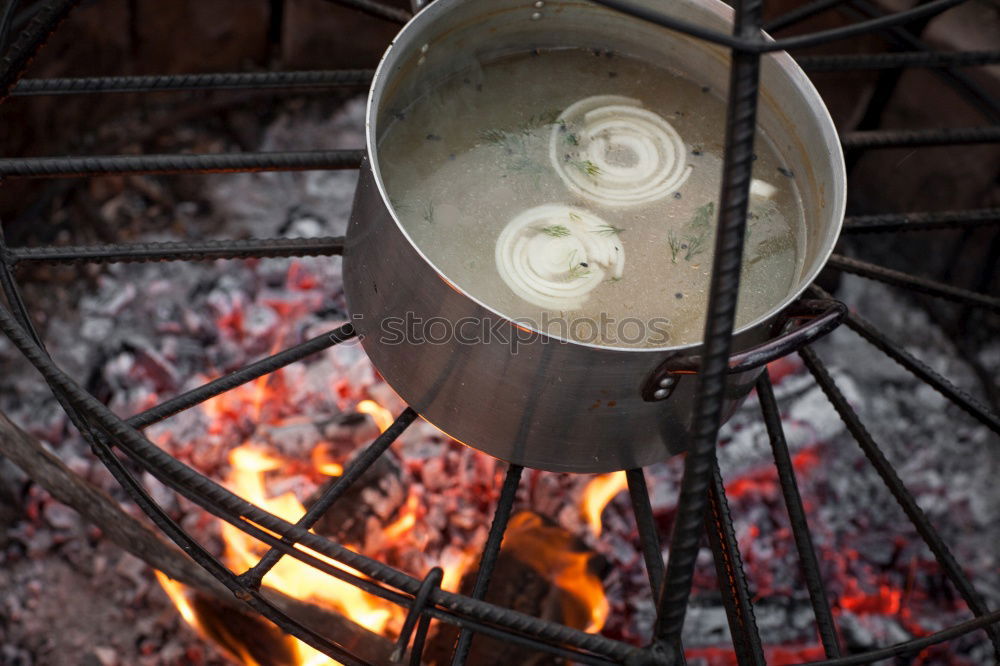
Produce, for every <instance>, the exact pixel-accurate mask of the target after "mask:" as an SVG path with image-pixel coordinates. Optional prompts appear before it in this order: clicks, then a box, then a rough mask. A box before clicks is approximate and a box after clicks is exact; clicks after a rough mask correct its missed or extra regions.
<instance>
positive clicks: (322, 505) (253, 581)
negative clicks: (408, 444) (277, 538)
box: [240, 407, 417, 590]
mask: <svg viewBox="0 0 1000 666" xmlns="http://www.w3.org/2000/svg"><path fill="white" fill-rule="evenodd" d="M416 418H417V413H416V412H415V411H413V409H412V408H410V407H407V408H406V409H405V410H403V412H402V413H401V414H400V415H399V416H398V417H397V418H396V420H395V421H394V422H393V424H392V425H391V426H389V427H388V428H386V430H385V432H383V433H382V434H381V435H379V436H378V437H376V438H375V441H374V442H372V443H371V444H369V445H368V447H367V448H366V449H365V450H364V451H362V452H361V453H360V454H358V456H356V457H355V458H354V460H353V461H351V464H350V465H348V466H347V469H345V470H344V473H343V474H342V475H341V476H340V478H338V479H337V480H336V481H334V482H333V483H332V484H330V485H329V486H327V488H326V489H325V490H324V491H323V493H322V494H321V495H320V497H319V499H318V500H316V502H314V503H313V505H312V506H310V507H309V509H308V510H307V511H306V512H305V514H304V515H303V516H302V517H301V518H299V520H298V521H297V522H296V523H295V526H296V527H298V528H301V529H304V530H309V529H312V527H313V526H314V525H315V524H316V523H317V522H318V521H319V519H320V518H322V517H323V516H324V515H325V514H326V512H327V511H329V510H330V508H331V507H332V506H333V505H334V503H335V502H336V501H337V500H338V499H340V497H341V496H343V494H344V493H346V492H347V490H348V489H349V488H350V487H351V486H352V485H353V484H354V483H355V482H356V481H357V480H358V479H360V478H361V477H362V475H363V474H364V473H365V472H367V471H368V468H369V467H371V466H372V465H374V464H375V461H376V460H378V459H379V458H381V457H382V454H384V453H385V452H386V451H388V450H389V447H390V446H392V444H393V442H395V441H396V440H397V439H398V438H399V436H400V435H402V434H403V432H404V431H405V430H406V429H407V428H408V427H409V425H410V424H411V423H413V421H414V420H416ZM282 541H284V542H285V543H287V544H288V545H290V546H294V545H295V541H294V539H289V538H288V537H284V538H282ZM281 555H282V554H281V553H280V552H278V551H277V550H275V549H274V548H271V549H270V550H268V551H267V552H266V553H264V557H262V558H261V560H260V562H258V563H257V564H256V565H254V566H253V567H252V568H250V569H247V570H246V571H245V572H243V573H242V574H241V575H240V579H241V580H243V582H245V583H246V584H247V585H248V586H249V587H251V588H253V589H255V590H256V589H259V588H260V584H261V581H263V580H264V576H266V575H267V573H268V572H269V571H270V570H271V569H273V568H274V565H275V564H277V563H278V561H279V560H281Z"/></svg>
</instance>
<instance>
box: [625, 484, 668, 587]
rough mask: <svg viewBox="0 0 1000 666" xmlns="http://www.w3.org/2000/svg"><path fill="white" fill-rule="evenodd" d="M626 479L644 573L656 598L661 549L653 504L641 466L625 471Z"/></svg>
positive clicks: (660, 571) (659, 582)
mask: <svg viewBox="0 0 1000 666" xmlns="http://www.w3.org/2000/svg"><path fill="white" fill-rule="evenodd" d="M625 477H626V478H627V479H628V493H629V497H631V498H632V512H633V513H635V525H636V529H637V530H638V532H639V546H640V547H641V548H642V557H643V559H644V560H645V562H646V575H647V576H649V587H650V588H651V589H652V590H653V598H654V599H656V598H657V597H658V596H659V593H660V587H661V586H662V585H663V550H662V548H661V546H660V533H659V530H657V529H656V519H655V518H653V506H652V504H650V501H649V489H648V488H647V487H646V474H645V473H644V472H643V471H642V469H641V468H638V469H630V470H628V471H627V472H625Z"/></svg>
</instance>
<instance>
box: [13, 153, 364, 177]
mask: <svg viewBox="0 0 1000 666" xmlns="http://www.w3.org/2000/svg"><path fill="white" fill-rule="evenodd" d="M364 155H365V151H364V150H303V151H293V152H273V153H219V154H204V155H100V156H94V157H8V158H3V159H0V177H4V178H80V177H91V176H107V175H111V174H119V173H135V174H191V173H242V172H256V171H309V170H319V169H357V168H358V167H360V166H361V160H362V159H363V158H364Z"/></svg>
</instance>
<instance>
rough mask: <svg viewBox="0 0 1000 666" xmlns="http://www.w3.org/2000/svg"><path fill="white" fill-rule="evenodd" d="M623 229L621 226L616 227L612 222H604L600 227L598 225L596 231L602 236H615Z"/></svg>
mask: <svg viewBox="0 0 1000 666" xmlns="http://www.w3.org/2000/svg"><path fill="white" fill-rule="evenodd" d="M623 231H625V230H624V229H622V228H621V227H616V226H614V225H613V224H605V225H603V226H601V227H598V229H597V233H599V234H601V235H602V236H617V235H618V234H620V233H621V232H623Z"/></svg>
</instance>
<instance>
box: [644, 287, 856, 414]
mask: <svg viewBox="0 0 1000 666" xmlns="http://www.w3.org/2000/svg"><path fill="white" fill-rule="evenodd" d="M846 316H847V306H846V305H844V304H843V303H841V302H840V301H836V300H833V299H802V300H799V301H796V302H795V303H792V304H791V305H790V306H788V307H787V308H786V309H785V311H784V312H783V313H782V314H781V318H780V319H779V321H780V322H781V323H780V324H779V330H782V331H784V332H783V333H781V335H779V336H778V337H776V338H774V339H772V340H768V341H767V342H764V343H761V344H759V345H757V346H756V347H752V348H750V349H747V350H745V351H741V352H739V353H738V354H734V355H732V356H730V357H729V374H731V375H735V374H739V373H741V372H748V371H750V370H756V369H758V368H762V367H764V366H765V365H767V364H768V363H770V362H771V361H775V360H777V359H779V358H781V357H782V356H787V355H788V354H791V353H793V352H796V351H798V350H799V349H802V348H803V347H805V346H806V345H808V344H811V343H813V342H815V341H816V340H818V339H820V338H822V337H823V336H825V335H826V334H828V333H830V332H831V331H833V329H835V328H837V327H838V326H839V325H840V323H841V322H842V321H843V319H844V317H846ZM796 323H798V325H795V324H796ZM700 369H701V357H700V356H674V357H671V358H668V359H667V360H665V361H664V362H663V363H661V364H660V365H659V367H657V368H656V370H654V371H653V373H652V375H650V377H649V379H648V380H647V381H646V383H645V385H643V389H642V398H643V400H645V401H646V402H659V401H661V400H666V399H667V398H669V397H670V396H671V395H672V394H673V392H674V389H675V388H676V387H677V383H678V381H679V380H680V378H681V377H682V376H683V375H696V374H698V372H699V370H700Z"/></svg>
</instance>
